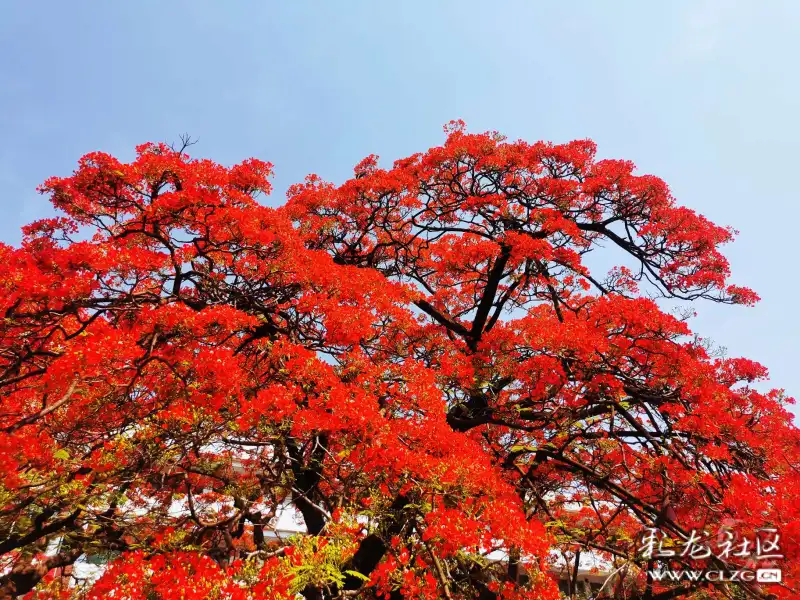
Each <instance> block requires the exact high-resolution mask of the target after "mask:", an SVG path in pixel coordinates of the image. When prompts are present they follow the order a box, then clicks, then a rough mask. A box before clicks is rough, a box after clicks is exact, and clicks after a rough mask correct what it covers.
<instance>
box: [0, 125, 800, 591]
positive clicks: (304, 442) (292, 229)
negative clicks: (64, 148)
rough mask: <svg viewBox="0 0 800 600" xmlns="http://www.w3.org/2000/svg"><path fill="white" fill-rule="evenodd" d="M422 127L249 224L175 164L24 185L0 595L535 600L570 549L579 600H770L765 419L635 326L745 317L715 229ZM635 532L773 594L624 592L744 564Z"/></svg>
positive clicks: (224, 196) (780, 399)
mask: <svg viewBox="0 0 800 600" xmlns="http://www.w3.org/2000/svg"><path fill="white" fill-rule="evenodd" d="M446 131H447V138H446V141H445V143H444V144H443V145H442V146H440V147H436V148H432V149H430V150H428V151H427V152H424V153H420V154H415V155H413V156H410V157H408V158H405V159H402V160H398V161H397V162H395V164H394V165H393V167H392V168H390V169H381V168H379V166H378V163H377V159H376V157H374V156H371V157H368V158H367V159H365V160H364V161H362V162H361V163H360V164H359V165H358V166H357V167H356V169H355V176H354V178H353V179H351V180H350V181H347V182H345V183H344V184H342V185H340V186H337V185H333V184H329V183H326V182H323V181H321V180H320V179H319V178H317V177H315V176H310V177H309V178H307V180H306V182H305V183H303V184H298V185H296V186H293V187H292V188H290V190H289V193H288V200H287V202H286V203H285V204H284V205H283V206H281V207H279V208H275V209H274V208H267V207H266V206H264V205H263V204H261V203H259V195H264V194H268V193H269V192H270V184H269V177H270V175H271V171H272V165H270V164H269V163H265V162H261V161H258V160H255V159H251V160H247V161H244V162H243V163H241V164H239V165H236V166H234V167H231V168H226V167H223V166H220V165H218V164H216V163H213V162H211V161H207V160H195V159H191V158H190V157H189V156H188V155H187V154H186V147H185V146H184V147H181V148H179V149H174V148H171V147H168V146H166V145H163V144H146V145H143V146H140V147H138V148H137V154H136V158H135V159H134V160H133V161H132V162H130V163H124V162H121V161H119V160H117V159H115V158H113V157H111V156H109V155H107V154H103V153H93V154H89V155H87V156H85V157H84V158H83V159H81V161H80V164H79V166H78V168H77V170H76V171H75V172H74V174H73V175H72V176H70V177H64V178H53V179H50V180H48V181H47V182H45V184H44V185H43V186H42V188H41V191H42V192H43V193H45V194H47V195H48V196H49V197H50V200H51V202H52V203H53V205H54V207H55V208H56V209H57V210H58V212H59V216H58V217H55V218H52V219H44V220H41V221H37V222H35V223H33V224H31V225H29V226H27V227H26V228H25V229H24V239H23V242H22V243H21V245H20V246H19V247H12V246H8V245H2V246H0V289H1V291H2V293H0V302H2V315H3V319H2V324H1V325H0V394H2V407H1V408H0V455H1V456H2V461H0V465H2V478H1V479H0V533H1V535H0V597H3V598H11V597H16V596H22V595H26V594H27V595H28V597H31V598H71V597H89V598H105V597H115V598H164V599H166V598H173V597H183V598H219V599H223V598H226V599H227V598H231V599H254V598H293V597H295V596H296V595H300V596H302V597H304V598H306V599H308V600H321V599H332V598H356V597H357V598H391V599H401V598H448V599H457V598H465V599H466V598H481V599H487V600H488V599H499V598H504V599H514V598H519V599H523V598H555V597H557V595H558V593H559V592H558V588H557V586H556V584H555V582H554V577H553V574H552V571H553V570H554V569H557V568H560V569H561V570H562V573H563V574H562V577H563V578H565V579H566V583H567V590H568V593H569V594H571V595H573V596H574V595H576V594H577V593H578V590H577V586H576V583H577V576H578V564H579V560H580V557H581V556H584V557H585V556H587V555H591V556H595V557H599V558H601V559H603V560H604V561H606V563H607V564H608V571H609V572H611V571H613V572H614V573H615V576H614V577H613V579H612V580H609V583H608V584H607V585H606V586H605V587H604V588H603V589H602V590H601V591H600V592H599V594H600V595H601V596H608V597H614V596H616V597H626V598H641V599H648V600H667V599H669V598H675V597H697V598H700V597H704V598H708V597H730V598H739V597H743V596H751V597H766V596H767V595H769V594H774V595H777V596H778V597H786V598H788V597H792V596H793V594H794V591H793V582H796V581H797V576H799V575H800V569H798V565H797V561H796V560H793V558H794V559H796V557H797V544H798V540H800V520H799V519H798V509H799V508H800V507H798V503H797V502H796V501H795V497H796V494H795V491H794V486H795V485H796V483H797V481H798V477H797V475H798V468H799V467H800V461H799V460H798V455H799V454H798V451H799V450H800V436H799V435H798V429H797V428H796V427H795V426H794V425H793V423H792V417H791V414H790V413H789V412H788V411H787V410H786V405H787V403H789V402H790V399H788V398H785V397H784V395H783V394H782V392H781V391H780V390H772V391H763V390H764V388H763V386H758V387H753V386H752V385H751V384H752V383H753V382H757V381H761V380H764V379H765V378H766V370H765V369H764V368H763V367H762V366H760V365H759V364H757V363H755V362H753V361H750V360H747V359H743V358H725V357H722V356H720V355H718V354H715V353H714V352H712V351H711V350H710V348H709V344H708V343H705V342H704V341H703V340H702V339H701V338H698V337H697V336H695V335H694V334H693V333H692V332H691V331H690V329H689V326H688V324H687V318H688V317H687V316H686V315H687V314H688V313H683V316H681V315H680V314H678V316H676V314H677V313H669V312H665V310H663V309H662V307H661V305H660V304H659V299H660V298H664V299H667V301H668V302H671V303H675V302H678V301H679V302H680V303H681V304H682V305H683V306H684V307H685V306H686V305H688V304H689V303H690V302H692V301H701V302H702V301H711V302H718V303H734V304H753V303H754V302H756V301H757V299H758V298H757V296H756V295H755V294H754V293H753V292H752V291H750V290H748V289H746V288H743V287H738V286H735V285H732V284H731V283H729V281H728V278H729V267H728V262H727V261H726V259H725V258H724V256H723V255H722V254H721V253H720V247H721V246H722V245H724V244H725V243H727V242H729V241H731V239H732V237H733V232H732V230H730V229H727V228H722V227H719V226H717V225H715V224H713V223H711V222H710V221H708V220H707V219H705V218H704V217H702V216H700V215H698V214H697V213H695V212H693V211H692V210H690V209H688V208H685V207H682V206H680V205H679V204H677V203H676V201H675V199H674V198H673V197H672V196H671V195H670V192H669V190H668V188H667V186H666V185H665V184H664V182H663V181H661V180H660V179H658V178H656V177H653V176H642V175H637V174H635V173H634V166H633V164H632V163H630V162H627V161H619V160H597V159H596V158H595V146H594V144H593V143H592V142H590V141H576V142H572V143H569V144H563V145H554V144H549V143H543V142H539V143H535V144H528V143H525V142H521V141H518V142H508V141H507V140H505V139H504V138H503V137H502V136H500V135H499V134H497V133H491V132H490V133H484V134H470V133H468V132H467V131H466V130H465V128H464V126H463V124H462V123H460V122H454V123H451V124H450V125H449V126H448V127H447V128H446ZM595 256H597V258H594V257H595ZM601 264H608V265H614V266H613V267H612V268H610V269H603V268H600V267H599V266H598V265H601ZM287 509H289V510H293V511H295V512H296V514H297V515H298V518H299V519H300V521H301V522H302V529H303V533H302V534H299V535H296V536H292V537H289V538H286V537H285V536H284V537H281V536H280V535H279V534H278V533H276V530H275V527H276V518H277V516H278V515H279V514H280V513H281V511H282V510H287ZM653 527H658V528H660V530H661V531H663V532H664V534H665V535H667V536H669V537H670V538H671V539H674V540H677V541H678V542H680V541H681V540H683V541H686V540H689V539H691V536H692V532H693V531H696V532H700V534H701V535H702V536H708V535H717V536H718V535H719V534H720V532H725V531H727V532H729V533H728V535H729V536H732V537H737V539H740V538H741V539H744V538H747V537H748V536H750V537H754V536H756V535H757V534H758V531H759V530H760V529H763V528H777V529H778V530H779V531H780V535H781V539H780V549H781V552H782V554H784V556H785V558H784V559H783V562H781V563H780V566H781V567H782V568H783V575H784V583H783V584H781V585H772V586H761V587H759V585H757V584H756V583H753V582H736V583H727V584H726V583H718V584H698V583H694V584H692V585H691V586H689V585H687V584H685V583H683V584H681V583H679V582H673V583H666V582H663V581H662V582H658V581H653V580H652V578H650V577H649V576H648V575H647V571H648V569H652V568H654V567H659V566H660V567H670V568H674V569H677V568H695V567H698V568H704V567H708V568H712V567H714V568H725V569H735V568H737V567H742V566H746V565H747V563H746V561H747V557H745V556H744V553H742V554H743V555H742V556H741V557H739V556H735V555H734V553H731V554H730V555H728V556H725V557H723V558H719V557H715V556H711V557H706V558H697V557H696V556H695V555H693V554H688V555H686V556H682V555H681V553H680V552H677V553H676V556H675V557H673V558H671V559H652V558H651V559H648V558H647V557H645V556H642V554H641V552H640V543H641V535H642V532H643V531H644V530H646V529H648V528H653ZM726 528H727V529H726ZM731 532H732V533H731ZM702 539H704V540H705V539H706V538H705V537H703V538H702ZM556 556H560V557H561V559H559V560H560V561H561V562H558V560H556V559H555V558H554V557H556ZM87 557H90V558H91V557H94V558H95V559H98V560H103V561H106V562H107V565H108V566H107V568H106V569H105V570H104V573H103V575H102V576H101V577H100V579H99V580H98V581H97V582H95V583H92V584H91V585H80V584H79V585H75V584H74V583H75V582H70V580H69V577H68V574H69V571H70V568H71V566H72V565H74V564H75V563H76V561H80V560H85V559H86V558H87ZM559 565H560V566H559Z"/></svg>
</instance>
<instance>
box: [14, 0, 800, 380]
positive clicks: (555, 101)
mask: <svg viewBox="0 0 800 600" xmlns="http://www.w3.org/2000/svg"><path fill="white" fill-rule="evenodd" d="M0 9H2V12H1V13H0V14H2V16H1V17H0V217H2V218H0V240H2V241H4V242H7V243H17V242H18V241H19V239H20V233H19V227H20V226H21V225H23V224H25V223H27V222H29V221H31V220H32V219H35V218H38V217H41V216H44V215H47V214H48V212H49V208H48V205H47V203H46V201H45V200H44V198H41V197H39V196H37V195H36V193H35V191H34V188H35V187H36V186H37V185H38V184H39V183H41V182H42V181H43V180H44V179H45V178H46V177H47V176H50V175H65V174H68V173H70V172H71V171H72V169H73V167H74V165H75V163H76V161H77V159H78V158H79V157H80V156H81V155H82V154H85V153H86V152H89V151H92V150H98V149H99V150H104V151H107V152H110V153H112V154H115V155H117V156H119V157H121V158H124V159H129V158H131V156H132V153H133V147H134V145H136V144H138V143H141V142H144V141H151V140H153V141H174V140H176V139H177V137H178V136H179V135H180V134H181V133H184V132H188V133H189V134H191V135H192V136H193V137H194V138H197V139H199V143H198V144H197V145H196V146H194V147H193V149H192V150H193V152H194V153H195V154H198V155H203V156H207V157H209V158H213V159H215V160H217V161H219V162H222V163H233V162H238V161H239V160H241V159H243V158H247V157H249V156H256V157H258V158H262V159H265V160H269V161H272V162H273V163H275V165H276V168H277V177H276V180H275V184H276V193H275V196H273V198H272V201H273V202H276V203H278V202H281V201H282V200H283V192H284V190H285V189H286V186H287V185H289V184H291V183H293V182H296V181H299V180H301V179H302V178H303V177H304V176H305V175H306V174H307V173H308V172H316V173H317V174H319V175H320V176H322V177H323V178H325V179H329V180H332V181H342V180H343V179H344V178H345V177H347V176H348V175H349V174H350V173H351V172H352V170H351V169H352V167H353V165H354V164H355V163H356V162H358V160H360V159H361V158H362V157H364V156H365V155H367V154H370V153H376V154H379V155H381V156H382V157H383V158H384V160H385V161H386V162H387V163H389V162H390V161H392V160H394V159H395V158H399V157H401V156H406V155H408V154H411V153H413V152H416V151H422V150H424V149H426V148H428V147H429V146H431V145H434V144H438V143H440V142H441V141H442V140H443V134H442V129H441V127H442V125H443V124H444V123H446V122H447V121H449V120H450V119H455V118H462V119H464V120H465V121H466V122H467V124H468V126H469V128H470V129H472V130H480V131H482V130H486V129H497V130H499V131H501V132H502V133H504V134H506V135H507V136H509V137H510V138H523V139H526V140H528V141H535V140H537V139H548V140H553V141H567V140H570V139H575V138H586V137H590V138H593V139H594V140H595V141H596V142H597V143H598V145H599V153H600V154H601V155H602V156H604V157H614V158H625V159H630V160H633V161H634V162H635V163H636V164H637V165H639V167H640V169H641V171H642V172H647V173H653V174H656V175H659V176H661V177H663V178H664V179H665V180H666V181H667V182H668V183H669V184H670V186H671V187H672V190H673V192H674V194H675V196H677V198H678V199H679V200H680V201H681V202H682V203H684V204H686V205H688V206H690V207H692V208H694V209H696V210H698V211H700V212H701V213H703V214H705V215H706V216H708V217H709V218H711V219H712V220H714V221H716V222H718V223H721V224H725V225H732V226H733V227H735V228H737V229H739V230H740V232H741V234H740V236H739V239H738V241H737V242H736V243H735V244H734V245H732V246H730V247H729V248H728V256H729V257H730V258H731V260H732V264H733V269H734V273H735V275H736V277H735V279H736V282H737V283H740V284H743V285H748V286H750V287H753V288H755V289H756V291H758V292H759V293H760V294H761V296H762V298H763V300H762V302H761V303H760V304H759V305H758V306H757V307H756V308H749V309H748V308H738V307H718V306H713V305H708V304H705V305H699V306H698V310H699V312H700V316H699V318H698V319H697V320H696V321H695V322H694V324H693V327H694V328H695V330H696V331H698V332H699V333H700V334H701V335H705V336H708V337H711V338H712V339H713V340H714V341H715V342H716V343H717V344H719V345H723V346H726V347H727V348H728V351H729V354H730V355H732V356H740V355H744V356H747V357H748V358H753V359H756V360H759V361H760V362H762V363H764V364H765V365H767V366H768V367H769V368H770V371H771V373H772V378H773V382H774V384H775V385H776V386H777V387H783V388H785V389H786V391H787V392H788V393H789V394H790V395H795V396H800V365H798V364H797V363H798V359H799V358H800V353H798V351H797V350H798V343H797V341H796V339H797V337H798V335H799V334H800V310H799V309H798V306H797V304H798V302H800V284H798V276H797V274H796V273H795V272H794V269H795V268H796V266H797V262H798V252H797V247H798V241H797V240H796V239H795V238H796V236H797V233H798V225H799V224H800V207H799V205H798V201H797V199H798V194H800V190H798V184H797V180H796V178H797V175H798V159H799V158H800V149H799V146H798V141H799V140H800V120H799V118H798V115H800V69H798V61H799V60H800V2H798V1H797V0H785V1H777V0H775V1H773V0H748V1H744V0H742V1H737V0H686V1H677V0H670V1H668V2H641V1H636V0H630V1H620V0H618V1H614V2H612V1H600V0H597V1H590V0H585V1H564V2H552V1H551V2H538V1H535V0H527V1H519V2H512V1H501V0H497V1H490V0H475V1H466V0H419V1H408V0H406V1H405V2H379V1H375V0H360V1H359V0H338V1H335V0H317V1H311V0H286V1H280V2H279V1H272V2H255V1H250V2H245V1H230V2H219V1H216V2H215V1H200V0H186V1H184V2H179V1H177V0H174V1H169V2H163V1H158V0H151V1H141V0H140V1H137V2H101V1H99V0H96V1H89V0H86V1H81V2H63V1H52V0H51V1H38V2H19V1H14V0H0Z"/></svg>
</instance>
